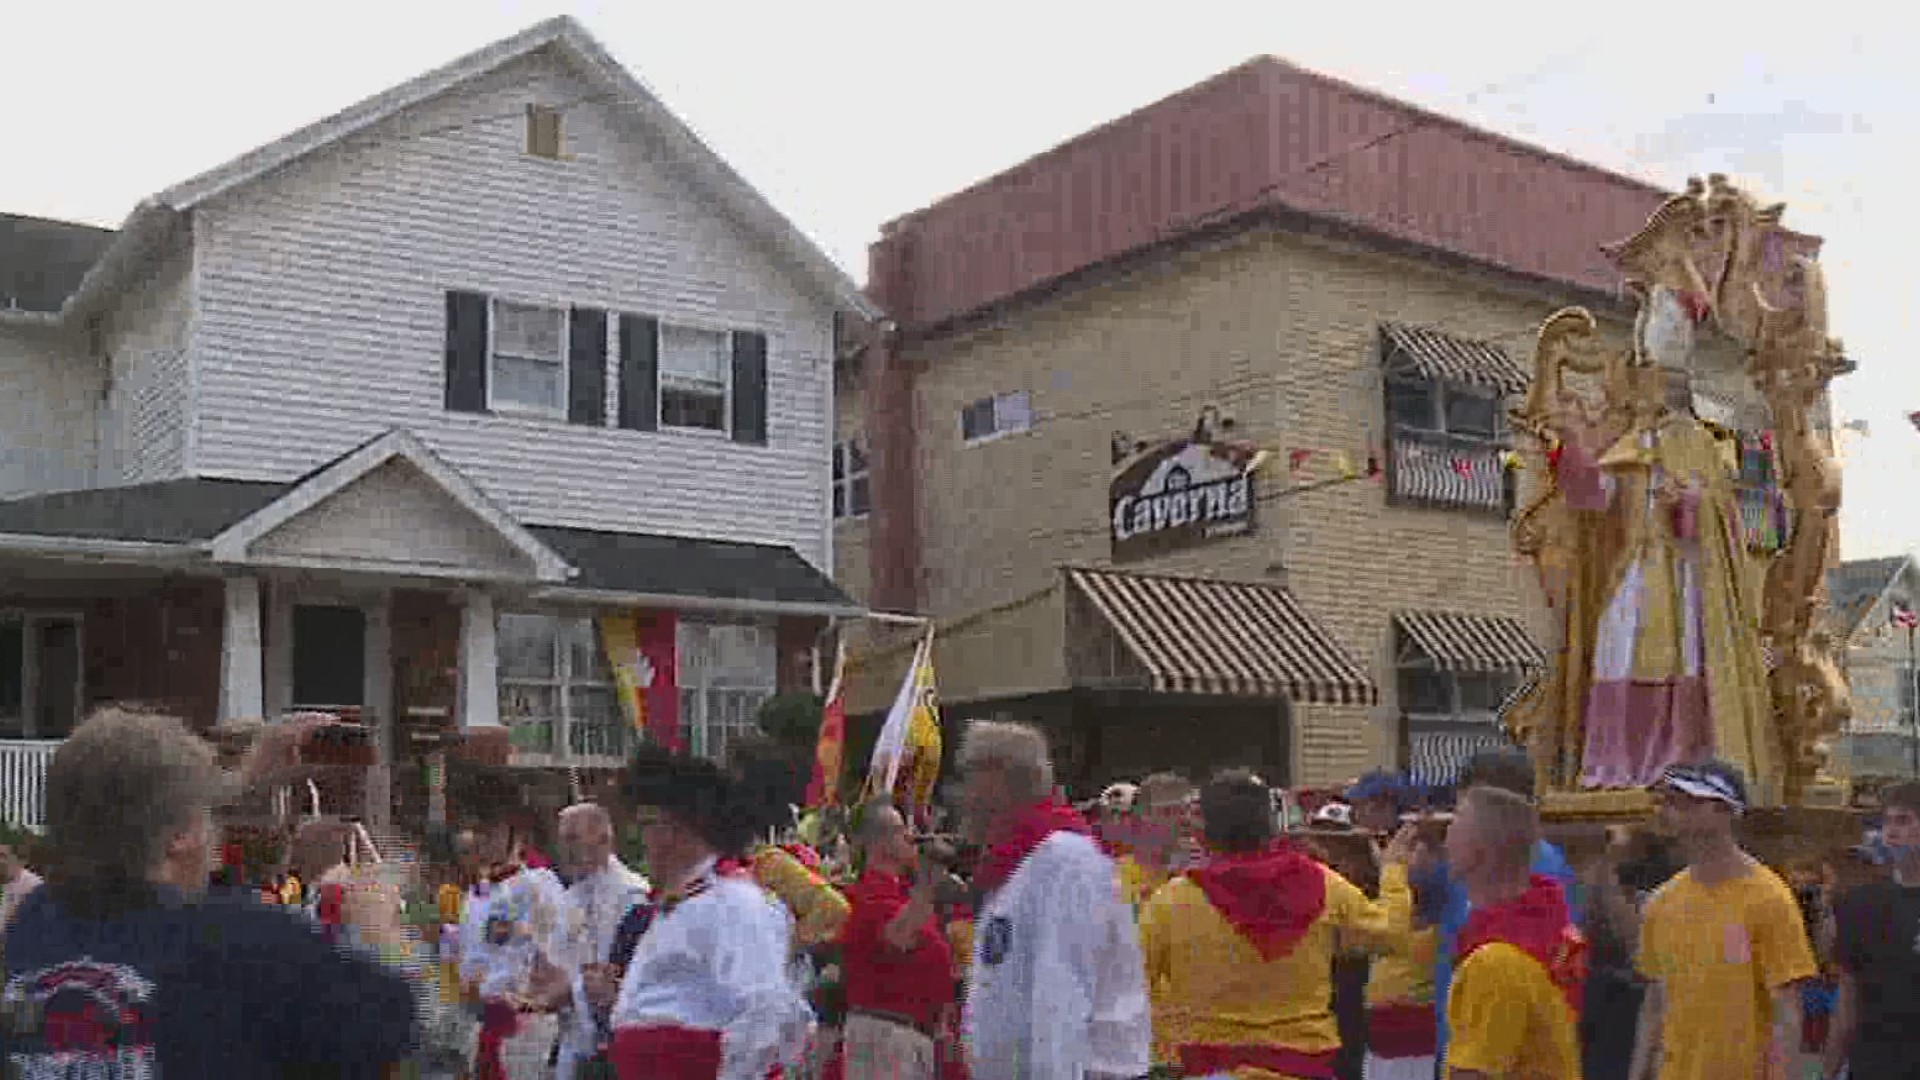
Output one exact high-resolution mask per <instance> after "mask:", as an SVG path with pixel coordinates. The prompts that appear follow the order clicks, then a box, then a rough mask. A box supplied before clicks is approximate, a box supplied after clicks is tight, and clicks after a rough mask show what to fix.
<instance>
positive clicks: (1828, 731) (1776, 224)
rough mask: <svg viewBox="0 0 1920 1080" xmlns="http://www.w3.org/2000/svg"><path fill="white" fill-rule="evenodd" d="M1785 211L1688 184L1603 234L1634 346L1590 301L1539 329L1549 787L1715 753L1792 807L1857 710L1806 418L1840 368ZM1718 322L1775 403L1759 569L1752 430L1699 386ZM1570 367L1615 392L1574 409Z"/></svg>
mask: <svg viewBox="0 0 1920 1080" xmlns="http://www.w3.org/2000/svg"><path fill="white" fill-rule="evenodd" d="M1784 211H1785V207H1784V206H1783V205H1781V204H1773V205H1766V206H1763V205H1761V204H1760V203H1758V202H1757V201H1756V200H1754V199H1753V198H1752V197H1751V196H1749V195H1747V194H1746V193H1745V192H1742V191H1740V190H1739V189H1738V188H1736V187H1734V186H1733V185H1732V184H1730V183H1729V182H1728V181H1727V179H1726V177H1724V176H1719V175H1714V176H1711V177H1709V178H1707V180H1705V181H1702V180H1701V179H1699V178H1694V179H1691V180H1689V181H1688V183H1687V188H1686V190H1685V191H1684V192H1682V193H1681V194H1678V195H1675V196H1673V197H1672V198H1669V199H1667V200H1666V201H1665V202H1664V203H1662V204H1661V205H1660V207H1659V208H1658V209H1656V210H1655V211H1654V213H1653V214H1652V215H1651V216H1649V218H1648V219H1647V223H1646V225H1645V226H1644V227H1643V228H1641V229H1640V230H1639V231H1638V232H1637V233H1635V234H1634V235H1633V236H1631V237H1629V238H1627V239H1626V240H1623V241H1621V242H1620V243H1618V244H1612V245H1608V246H1607V247H1606V248H1605V249H1604V250H1605V252H1606V254H1607V255H1608V257H1609V258H1610V259H1611V260H1612V261H1613V262H1614V264H1615V265H1616V266H1617V267H1618V268H1619V269H1620V271H1621V274H1622V276H1623V278H1624V279H1625V284H1626V287H1627V289H1628V290H1629V292H1630V293H1631V294H1632V295H1633V296H1634V297H1635V298H1636V299H1637V300H1638V302H1639V312H1638V315H1637V317H1636V319H1635V322H1634V325H1633V335H1632V341H1631V345H1630V347H1629V349H1628V351H1627V354H1626V355H1625V356H1624V357H1621V356H1611V355H1609V354H1608V353H1607V352H1606V350H1604V349H1603V348H1602V347H1600V346H1599V345H1598V344H1597V339H1596V334H1595V330H1594V322H1593V319H1592V317H1591V315H1589V314H1588V313H1586V312H1584V311H1581V310H1579V309H1565V310H1562V311H1559V312H1556V313H1555V314H1554V315H1552V316H1551V317H1549V318H1548V319H1547V321H1546V323H1545V324H1544V325H1543V326H1542V328H1541V333H1540V341H1539V344H1538V346H1537V348H1536V352H1535V367H1536V375H1535V379H1534V383H1533V386H1532V387H1531V390H1530V393H1529V395H1528V398H1527V402H1526V404H1525V406H1523V407H1522V408H1521V409H1519V410H1516V411H1515V412H1514V414H1513V420H1514V425H1515V428H1516V430H1519V431H1521V432H1524V433H1527V434H1529V435H1531V436H1533V438H1534V439H1535V441H1536V442H1537V443H1538V444H1539V447H1540V450H1541V452H1542V456H1544V457H1545V458H1546V461H1547V468H1546V469H1545V470H1544V473H1545V480H1544V482H1543V483H1542V484H1540V485H1539V487H1538V490H1537V491H1535V492H1534V494H1533V497H1532V498H1530V499H1529V500H1528V501H1527V502H1526V503H1525V504H1524V505H1523V506H1522V508H1521V509H1520V510H1519V512H1518V513H1517V514H1516V515H1515V518H1514V523H1513V543H1514V548H1515V550H1516V551H1517V552H1518V553H1520V554H1521V555H1523V556H1526V557H1528V558H1529V559H1531V560H1532V561H1533V563H1534V565H1535V567H1536V569H1537V570H1538V572H1539V576H1540V583H1541V586H1542V589H1543V590H1544V592H1545V594H1546V597H1547V602H1548V604H1549V606H1550V608H1551V609H1552V610H1553V611H1554V613H1555V615H1556V622H1557V625H1558V627H1559V637H1560V641H1559V642H1558V645H1559V646H1560V650H1559V651H1560V655H1559V661H1558V663H1557V664H1556V665H1555V670H1554V671H1553V673H1552V675H1551V676H1550V677H1549V678H1548V679H1546V680H1543V681H1542V682H1541V683H1540V684H1539V685H1538V686H1537V687H1536V688H1535V689H1534V691H1533V692H1532V693H1531V695H1530V696H1529V697H1528V698H1527V699H1526V700H1524V701H1522V702H1520V703H1519V704H1518V705H1517V706H1516V707H1515V709H1514V710H1513V711H1512V712H1511V713H1510V714H1509V722H1510V726H1511V727H1512V728H1514V729H1517V732H1519V733H1524V734H1525V736H1526V737H1527V739H1528V741H1529V743H1530V745H1531V746H1532V748H1533V750H1534V752H1535V756H1536V763H1537V764H1538V766H1539V768H1540V770H1541V778H1542V780H1543V782H1544V786H1545V787H1547V788H1548V789H1553V790H1560V791H1566V790H1568V789H1572V788H1577V787H1585V788H1590V789H1592V788H1599V789H1609V788H1632V787H1639V786H1643V785H1646V784H1648V783H1651V782H1652V781H1653V780H1654V779H1656V778H1657V776H1658V775H1659V772H1660V770H1661V769H1662V768H1664V767H1665V766H1667V765H1670V764H1676V763H1682V762H1692V761H1697V760H1700V759H1702V758H1705V757H1709V756H1717V757H1722V758H1727V759H1730V760H1732V761H1735V762H1737V763H1738V764H1740V765H1741V766H1742V767H1743V769H1744V770H1745V772H1746V774H1747V775H1748V777H1749V778H1750V781H1751V783H1752V784H1753V786H1754V789H1755V790H1754V792H1753V794H1754V795H1755V797H1756V800H1757V801H1759V802H1762V803H1776V802H1780V801H1782V800H1786V801H1792V800H1795V799H1797V798H1798V797H1799V796H1800V794H1801V793H1802V792H1803V791H1804V790H1805V789H1806V788H1807V787H1808V786H1809V785H1810V784H1812V783H1814V782H1815V780H1816V776H1817V774H1818V772H1819V769H1820V768H1821V765H1822V763H1823V761H1824V753H1825V750H1824V748H1825V743H1826V740H1827V739H1829V738H1830V737H1831V736H1832V735H1833V734H1834V733H1835V732H1836V731H1837V730H1838V729H1839V726H1840V725H1841V724H1843V723H1844V722H1845V720H1846V718H1847V717H1848V716H1849V715H1850V713H1851V705H1850V703H1849V700H1848V694H1847V687H1846V683H1845V680H1844V679H1843V678H1842V677H1841V675H1840V673H1839V668H1838V665H1837V663H1836V662H1835V658H1834V655H1833V643H1832V641H1831V640H1830V639H1829V638H1828V637H1827V636H1826V635H1825V634H1824V633H1823V632H1822V631H1821V630H1820V626H1819V620H1818V617H1817V616H1818V613H1819V610H1820V608H1821V606H1822V605H1823V603H1824V602H1825V588H1824V587H1825V575H1826V570H1827V569H1828V566H1829V563H1830V562H1831V561H1832V558H1833V554H1834V550H1835V549H1834V542H1835V536H1834V527H1833V525H1834V516H1835V514H1836V513H1837V511H1838V509H1839V506H1840V476H1839V468H1838V465H1837V463H1836V461H1835V459H1834V457H1833V453H1832V447H1831V442H1830V439H1829V438H1828V437H1827V435H1826V433H1824V432H1823V431H1820V430H1819V429H1818V428H1817V427H1816V426H1815V425H1814V424H1813V422H1812V420H1811V419H1810V417H1811V415H1812V414H1813V412H1814V411H1815V410H1816V409H1818V408H1820V407H1822V405H1823V402H1824V397H1825V394H1826V390H1827V386H1828V383H1829V382H1830V381H1831V380H1832V378H1833V376H1834V375H1836V374H1838V373H1839V372H1841V371H1842V370H1844V369H1845V366H1846V365H1845V361H1844V358H1843V351H1842V348H1841V346H1840V343H1839V342H1837V341H1835V340H1833V339H1832V338H1829V337H1828V336H1827V315H1826V292H1825V282H1824V279H1823V277H1822V275H1821V273H1820V267H1819V264H1818V263H1817V262H1816V261H1815V260H1814V259H1813V258H1812V257H1811V256H1810V254H1805V253H1801V252H1797V251H1796V250H1795V249H1796V246H1799V247H1803V248H1804V247H1805V245H1806V238H1804V237H1795V236H1793V235H1792V234H1790V233H1788V232H1787V231H1786V230H1785V229H1783V228H1782V226H1781V224H1780V221H1781V218H1782V216H1783V214H1784ZM1702 266H1707V267H1708V268H1709V269H1711V271H1712V274H1711V280H1709V275H1707V274H1704V273H1703V272H1702V269H1701V268H1702ZM1709 320H1711V323H1712V325H1713V326H1714V327H1715V328H1717V329H1718V331H1719V332H1720V333H1721V334H1723V335H1725V336H1726V337H1727V338H1729V339H1731V340H1733V341H1734V342H1735V343H1737V344H1738V345H1740V346H1741V347H1742V348H1743V349H1744V350H1745V352H1746V358H1747V372H1746V373H1747V375H1748V376H1749V377H1750V378H1751V380H1752V382H1753V384H1754V386H1755V388H1756V390H1757V391H1758V393H1759V396H1760V397H1761V398H1762V399H1763V400H1764V402H1765V404H1766V407H1767V408H1766V411H1767V412H1768V414H1769V415H1770V416H1771V418H1772V430H1771V433H1770V436H1769V437H1768V438H1763V439H1762V440H1760V442H1761V445H1762V446H1764V447H1767V449H1768V451H1770V452H1774V453H1776V454H1777V458H1778V462H1779V473H1780V475H1781V477H1782V481H1781V490H1782V492H1783V493H1784V495H1785V496H1786V501H1787V503H1788V506H1789V510H1790V514H1789V526H1790V529H1789V533H1788V538H1787V540H1786V544H1785V547H1784V548H1783V549H1782V550H1781V551H1780V553H1779V554H1778V555H1776V556H1773V558H1772V562H1771V564H1770V565H1769V566H1767V567H1766V572H1765V574H1764V575H1762V574H1761V573H1760V572H1759V570H1760V567H1759V566H1758V565H1757V564H1756V563H1755V561H1754V560H1755V559H1756V556H1755V555H1753V554H1750V553H1749V551H1748V549H1747V544H1746V537H1745V536H1744V534H1743V529H1742V528H1741V522H1740V503H1739V488H1738V486H1737V481H1738V477H1739V475H1740V449H1739V440H1738V437H1737V436H1735V435H1734V433H1733V432H1731V431H1729V430H1727V429H1726V428H1723V427H1721V426H1719V425H1717V424H1715V423H1712V422H1710V419H1712V418H1717V417H1716V416H1715V415H1714V414H1712V413H1711V412H1710V411H1709V410H1706V409H1705V407H1704V405H1702V406H1700V408H1699V409H1696V404H1697V403H1699V402H1701V401H1702V400H1703V399H1699V398H1696V397H1695V396H1694V394H1693V392H1692V387H1691V380H1690V377H1689V376H1690V374H1692V373H1693V372H1694V368H1693V363H1694V356H1693V352H1694V342H1695V337H1696V335H1697V334H1698V333H1699V332H1700V331H1701V330H1702V328H1703V327H1705V326H1706V325H1707V324H1708V322H1709ZM1568 372H1573V373H1578V374H1582V375H1593V374H1594V373H1596V372H1601V373H1604V375H1605V378H1604V384H1605V386H1606V397H1607V401H1606V406H1605V407H1604V408H1601V409H1598V410H1588V411H1587V412H1585V413H1582V412H1581V411H1580V410H1578V409H1576V408H1573V407H1572V402H1571V401H1570V399H1569V395H1567V394H1566V392H1565V386H1564V381H1563V375H1564V374H1566V373H1568ZM1703 412H1708V413H1709V416H1708V417H1707V418H1703V416H1702V415H1701V414H1702V413H1703ZM1769 439H1770V441H1769ZM1763 577H1764V584H1763V582H1762V578H1763Z"/></svg>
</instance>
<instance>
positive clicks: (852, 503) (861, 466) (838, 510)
mask: <svg viewBox="0 0 1920 1080" xmlns="http://www.w3.org/2000/svg"><path fill="white" fill-rule="evenodd" d="M872 503H873V492H872V489H871V487H870V486H869V484H868V482H867V444H866V441H865V440H864V439H862V438H860V437H859V436H858V435H855V436H853V437H852V438H850V439H846V440H844V441H842V442H837V443H834V444H833V516H834V518H835V519H836V520H837V519H839V518H861V517H866V516H867V511H868V510H869V509H870V508H871V507H872Z"/></svg>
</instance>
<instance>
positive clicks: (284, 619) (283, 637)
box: [266, 580, 293, 716]
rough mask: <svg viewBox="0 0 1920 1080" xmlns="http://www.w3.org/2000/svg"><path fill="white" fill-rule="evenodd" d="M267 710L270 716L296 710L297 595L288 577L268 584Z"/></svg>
mask: <svg viewBox="0 0 1920 1080" xmlns="http://www.w3.org/2000/svg"><path fill="white" fill-rule="evenodd" d="M266 620H267V651H266V687H267V695H266V696H267V710H268V715H270V716H285V715H286V714H287V713H289V712H291V711H293V596H292V590H291V589H290V588H289V587H288V586H287V584H286V582H285V581H284V580H282V581H276V582H273V583H271V584H269V585H268V586H267V609H266Z"/></svg>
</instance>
